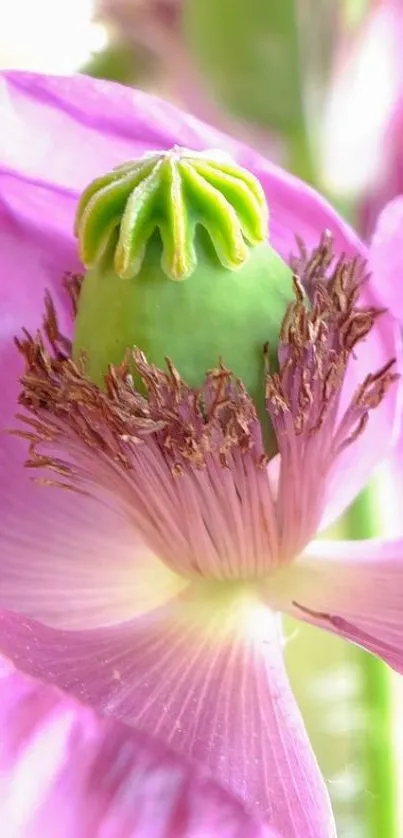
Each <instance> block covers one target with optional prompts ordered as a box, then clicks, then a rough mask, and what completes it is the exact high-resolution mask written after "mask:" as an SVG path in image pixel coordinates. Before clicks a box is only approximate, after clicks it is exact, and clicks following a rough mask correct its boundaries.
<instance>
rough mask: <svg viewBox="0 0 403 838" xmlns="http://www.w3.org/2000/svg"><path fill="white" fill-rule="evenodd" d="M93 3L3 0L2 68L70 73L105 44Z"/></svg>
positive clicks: (0, 22)
mask: <svg viewBox="0 0 403 838" xmlns="http://www.w3.org/2000/svg"><path fill="white" fill-rule="evenodd" d="M93 11H94V2H93V0H68V2H62V1H61V0H9V2H6V0H2V2H0V67H3V68H8V69H20V70H36V71H38V72H49V73H71V72H73V71H74V70H77V69H78V68H79V67H80V66H81V65H82V64H83V63H84V62H85V61H87V60H88V58H89V57H90V55H91V53H92V52H97V51H98V50H100V49H102V48H103V47H104V46H105V43H106V31H105V29H104V27H103V26H101V24H97V23H94V22H93V20H92V16H93Z"/></svg>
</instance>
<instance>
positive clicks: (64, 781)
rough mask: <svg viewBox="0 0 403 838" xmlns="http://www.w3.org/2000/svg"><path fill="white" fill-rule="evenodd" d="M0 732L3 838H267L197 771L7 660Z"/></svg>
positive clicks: (1, 669) (1, 679) (1, 677)
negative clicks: (33, 678)
mask: <svg viewBox="0 0 403 838" xmlns="http://www.w3.org/2000/svg"><path fill="white" fill-rule="evenodd" d="M0 729H1V737H0V810H1V824H2V835H4V838H28V836H29V838H73V836H74V838H207V837H209V836H211V838H213V836H217V838H241V836H242V838H275V835H274V833H273V832H272V831H271V830H269V829H268V828H266V827H265V826H263V824H261V825H259V823H258V822H257V821H255V820H254V818H253V817H252V816H250V815H248V814H247V813H246V812H245V811H244V809H243V808H242V806H241V804H240V803H238V802H237V801H236V800H235V799H232V798H231V797H230V796H229V795H228V794H227V793H226V792H224V791H223V790H222V789H221V788H220V787H219V786H216V785H215V783H213V782H212V781H211V780H210V779H209V778H208V777H207V776H206V775H205V774H204V773H203V772H202V771H201V770H200V769H198V768H194V767H192V768H190V767H189V766H188V765H186V764H185V763H182V762H181V761H180V760H179V759H178V758H177V757H176V756H175V755H174V754H172V753H170V752H169V751H167V750H166V749H165V748H164V747H162V746H161V745H160V744H159V743H157V742H155V741H152V740H149V739H148V738H147V737H146V736H144V735H143V734H141V733H140V732H138V731H137V730H132V729H130V728H128V727H126V726H125V725H123V724H121V723H119V722H116V721H114V720H112V719H104V718H101V717H98V716H97V715H96V714H95V713H94V711H93V710H91V709H90V708H88V707H85V706H84V705H82V704H79V703H78V702H76V701H75V700H74V699H71V698H69V697H67V696H66V695H63V693H61V692H60V691H59V690H57V689H55V688H54V687H49V686H46V685H44V684H41V683H40V682H38V681H34V680H32V679H31V678H27V677H26V676H23V675H21V673H19V672H17V671H15V670H13V669H12V668H11V667H10V666H9V665H8V664H7V663H6V662H5V661H0ZM278 838H280V836H278ZM284 838H285V836H284Z"/></svg>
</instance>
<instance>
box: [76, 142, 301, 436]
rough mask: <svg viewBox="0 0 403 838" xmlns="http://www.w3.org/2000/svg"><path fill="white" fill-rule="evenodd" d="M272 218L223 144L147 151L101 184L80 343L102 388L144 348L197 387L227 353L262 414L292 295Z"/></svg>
mask: <svg viewBox="0 0 403 838" xmlns="http://www.w3.org/2000/svg"><path fill="white" fill-rule="evenodd" d="M267 223H268V209H267V205H266V200H265V196H264V193H263V190H262V188H261V185H260V183H259V182H258V180H257V179H256V178H254V177H253V176H252V175H251V174H250V173H249V172H248V171H246V170H245V169H242V168H240V167H239V166H237V165H236V164H235V163H234V162H233V161H232V160H231V159H230V158H228V157H226V156H225V155H221V154H219V153H214V152H209V153H207V152H206V153H202V152H194V151H190V150H187V149H180V148H174V149H172V150H170V151H163V152H156V153H154V154H147V155H145V156H144V157H143V158H142V159H140V160H137V161H134V162H130V163H126V164H124V165H123V166H120V167H118V168H117V169H114V170H113V171H112V172H110V173H109V174H107V175H105V176H104V177H101V178H98V179H97V180H95V181H94V182H93V183H91V184H90V185H89V186H88V188H87V189H86V190H85V192H84V193H83V195H82V198H81V200H80V203H79V206H78V211H77V218H76V235H77V237H78V240H79V247H80V256H81V259H82V261H83V263H84V265H85V266H86V268H87V272H86V274H85V278H84V282H83V285H82V290H81V294H80V299H79V306H78V313H77V319H76V324H75V336H74V347H73V351H74V357H75V358H78V357H79V356H80V355H81V354H82V353H85V356H86V359H87V374H88V376H89V377H90V378H92V379H93V380H94V381H96V382H97V383H99V384H100V385H102V383H103V377H104V374H105V372H106V371H107V368H108V365H109V364H118V363H119V362H121V361H122V359H123V357H124V356H125V353H126V350H127V348H128V347H132V346H137V347H139V348H140V349H142V350H143V352H145V354H146V355H147V358H148V360H149V361H151V362H153V363H155V364H157V365H158V366H164V359H165V357H166V356H168V357H169V358H171V359H172V361H173V363H174V364H175V366H176V367H177V369H178V371H179V372H180V374H181V375H182V377H183V378H184V379H185V380H186V381H187V382H188V383H189V384H190V385H191V386H198V385H200V384H201V383H202V381H203V378H204V375H205V373H206V371H207V370H209V369H212V368H214V367H216V366H217V364H218V362H219V359H220V358H221V359H222V360H223V362H224V364H225V365H226V366H227V367H228V368H229V369H231V370H232V371H233V372H234V373H235V374H236V375H237V376H239V377H240V378H241V379H242V380H243V382H244V385H245V387H246V388H247V390H248V392H249V393H250V395H251V396H252V398H253V399H254V400H255V403H256V406H257V408H258V410H259V413H260V415H261V417H262V418H263V416H264V415H265V413H264V375H263V370H264V358H263V346H264V344H265V343H266V342H268V343H269V346H270V351H271V353H272V362H273V363H274V364H276V359H277V354H276V353H277V344H278V337H279V330H280V326H281V322H282V320H283V317H284V314H285V311H286V309H287V306H288V304H289V303H290V302H292V301H293V300H294V290H293V282H292V272H291V270H290V268H289V267H288V266H287V265H286V264H285V262H283V260H282V259H281V258H280V256H279V255H278V254H277V253H276V252H275V251H274V250H273V248H272V247H271V246H270V245H269V243H268V241H267ZM264 421H265V424H266V419H265V420H264Z"/></svg>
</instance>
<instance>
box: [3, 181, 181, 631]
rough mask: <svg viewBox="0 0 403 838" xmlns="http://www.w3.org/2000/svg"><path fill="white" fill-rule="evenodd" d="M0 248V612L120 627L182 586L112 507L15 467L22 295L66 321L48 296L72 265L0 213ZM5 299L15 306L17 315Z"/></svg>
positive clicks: (18, 460)
mask: <svg viewBox="0 0 403 838" xmlns="http://www.w3.org/2000/svg"><path fill="white" fill-rule="evenodd" d="M26 197H27V200H28V199H29V197H30V196H29V195H28V193H27V196H26ZM32 197H34V196H32ZM39 216H40V210H39V207H38V218H39ZM0 247H1V253H2V262H1V270H2V271H4V277H5V279H6V280H7V281H3V283H2V284H1V286H0V310H1V311H2V312H4V311H5V312H6V314H5V316H4V315H3V317H2V320H1V324H0V350H1V351H0V380H1V382H2V393H1V400H0V427H1V431H2V432H1V433H0V508H1V514H0V539H1V563H0V604H1V605H2V606H3V607H6V608H13V609H17V610H20V611H24V612H25V613H27V614H31V615H32V616H35V617H36V618H37V619H43V620H44V621H45V622H48V623H50V624H53V625H55V624H57V625H62V626H64V627H66V628H67V627H68V628H71V627H73V626H75V627H81V628H82V627H84V626H90V625H92V626H94V625H96V626H99V625H105V624H106V623H110V622H120V621H122V620H125V619H129V618H131V617H133V616H135V614H136V613H139V611H140V612H141V611H143V610H145V609H147V608H149V607H151V606H153V607H155V605H158V604H160V603H161V602H162V601H165V600H166V599H167V598H168V597H169V596H170V595H172V594H173V593H176V592H177V591H178V589H179V588H180V587H182V586H183V584H185V583H181V582H180V580H179V579H177V578H176V577H174V576H173V574H170V573H169V571H168V570H167V569H166V568H165V567H164V566H163V565H162V564H161V563H160V562H159V561H158V560H157V559H156V558H155V557H153V556H152V554H151V553H150V551H149V550H148V549H146V548H145V547H144V546H142V545H141V544H139V542H138V539H137V537H136V535H135V534H134V532H133V529H132V527H130V525H129V523H128V522H127V520H126V519H125V518H124V517H123V515H122V513H121V511H120V509H119V508H118V506H117V505H116V508H112V506H111V507H110V508H108V507H107V506H106V505H105V506H100V504H99V503H97V502H96V501H93V500H91V499H90V498H85V497H82V496H79V495H76V494H74V493H71V492H67V491H66V492H62V491H61V490H60V489H54V488H49V487H46V488H45V487H38V486H37V485H36V484H35V483H34V482H33V474H32V473H30V472H29V470H27V469H26V468H24V465H23V464H24V460H25V459H26V457H27V453H28V451H27V444H26V442H25V441H22V440H20V439H17V438H15V437H13V436H10V435H9V434H7V433H4V429H5V428H11V427H13V426H14V427H15V426H16V425H17V422H16V420H15V418H14V414H15V412H16V410H17V404H16V399H17V394H18V389H19V385H18V377H19V375H20V374H21V372H22V370H21V364H20V356H19V354H18V353H17V351H16V349H15V347H14V345H13V343H12V341H13V335H14V334H15V333H20V331H21V327H22V325H23V324H25V326H26V327H28V328H30V329H32V330H33V331H34V330H35V329H36V327H37V326H38V324H39V323H40V320H41V310H42V301H41V302H39V299H37V298H36V296H35V294H32V282H34V283H36V286H37V289H38V290H40V292H41V295H42V293H43V292H44V289H45V286H46V285H47V284H48V285H52V287H53V293H54V295H55V296H56V298H57V299H59V297H60V306H59V309H60V312H61V315H62V320H63V315H64V320H65V321H66V323H67V322H68V320H69V318H68V317H67V313H66V311H65V309H66V304H65V303H64V304H63V302H64V299H63V296H62V294H61V292H60V291H59V293H58V289H57V285H58V284H59V285H60V284H61V275H62V272H61V269H60V266H59V264H58V261H59V259H61V260H62V261H64V262H65V264H67V265H69V264H71V267H74V252H73V251H72V249H71V250H69V248H68V246H67V243H66V242H65V241H63V240H58V239H55V238H54V236H53V234H52V233H51V232H49V233H48V232H47V231H46V229H43V230H42V231H41V232H39V231H38V233H37V235H36V237H35V238H34V236H33V235H32V234H31V235H29V234H28V232H27V230H26V227H25V225H24V223H23V222H22V223H20V224H16V222H15V221H12V220H11V218H10V215H9V213H7V212H3V214H2V226H1V228H0ZM69 260H70V262H69ZM11 278H12V281H11ZM10 297H12V298H14V300H16V299H18V301H19V302H18V308H17V306H16V305H15V304H13V299H11V300H10ZM66 299H67V297H66Z"/></svg>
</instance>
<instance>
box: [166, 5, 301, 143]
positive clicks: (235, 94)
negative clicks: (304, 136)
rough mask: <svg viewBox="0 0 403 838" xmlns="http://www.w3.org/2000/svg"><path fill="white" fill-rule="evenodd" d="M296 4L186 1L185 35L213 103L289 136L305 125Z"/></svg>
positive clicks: (184, 8) (184, 10)
mask: <svg viewBox="0 0 403 838" xmlns="http://www.w3.org/2000/svg"><path fill="white" fill-rule="evenodd" d="M297 5H298V3H297V0H187V2H186V3H184V4H183V31H184V36H185V38H186V40H187V43H188V46H189V47H190V50H191V52H192V54H193V56H194V60H195V62H196V63H197V64H198V65H199V68H200V70H201V71H202V73H203V75H204V77H205V79H206V81H207V82H208V83H209V84H210V85H211V88H212V90H213V93H214V95H215V97H216V99H217V101H218V102H219V103H220V104H221V105H224V106H225V107H226V109H227V110H229V111H230V112H232V113H233V114H234V115H236V116H237V117H241V118H243V119H245V120H248V121H250V122H254V123H255V124H257V125H260V126H264V127H266V128H267V127H268V126H270V127H271V128H273V129H275V130H277V131H278V132H279V133H284V134H289V133H290V132H297V131H298V130H299V128H300V126H301V123H303V119H304V112H303V98H302V97H303V92H302V74H301V72H300V69H301V68H300V54H299V49H300V47H299V37H298V14H297Z"/></svg>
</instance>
